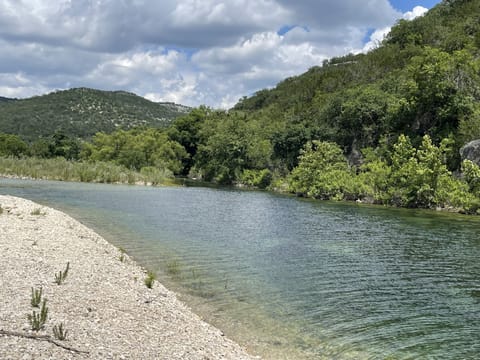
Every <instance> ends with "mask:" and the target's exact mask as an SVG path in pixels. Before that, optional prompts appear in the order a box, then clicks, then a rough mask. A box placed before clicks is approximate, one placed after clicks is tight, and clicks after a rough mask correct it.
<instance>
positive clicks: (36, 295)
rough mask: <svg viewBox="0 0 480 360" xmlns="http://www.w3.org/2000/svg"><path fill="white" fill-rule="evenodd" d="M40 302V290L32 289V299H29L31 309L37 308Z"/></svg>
mask: <svg viewBox="0 0 480 360" xmlns="http://www.w3.org/2000/svg"><path fill="white" fill-rule="evenodd" d="M41 302H42V288H41V287H40V289H38V290H37V289H34V288H33V287H32V298H31V299H30V304H31V305H32V306H33V307H37V308H38V307H39V305H40V303H41Z"/></svg>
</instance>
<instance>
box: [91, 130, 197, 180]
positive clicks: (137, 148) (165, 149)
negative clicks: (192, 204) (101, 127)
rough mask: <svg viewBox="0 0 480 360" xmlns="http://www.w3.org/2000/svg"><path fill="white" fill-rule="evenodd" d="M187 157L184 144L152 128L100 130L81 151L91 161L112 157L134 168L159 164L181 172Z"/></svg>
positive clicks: (111, 159) (115, 160) (123, 164)
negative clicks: (106, 132)
mask: <svg viewBox="0 0 480 360" xmlns="http://www.w3.org/2000/svg"><path fill="white" fill-rule="evenodd" d="M185 157H188V154H187V153H186V151H185V149H184V148H183V146H182V145H180V144H179V143H178V142H176V141H172V140H170V138H169V137H168V135H167V134H166V133H165V132H162V131H160V130H158V129H152V128H150V129H133V130H129V131H125V130H119V131H115V132H114V133H112V134H110V135H108V134H105V133H97V134H96V135H95V136H94V137H93V141H92V143H90V144H86V145H85V148H84V150H83V152H82V158H83V159H85V160H89V161H112V162H114V163H116V164H117V165H120V166H124V167H126V168H128V169H131V170H135V171H140V170H141V169H142V168H144V167H157V168H158V169H159V170H161V171H164V172H165V171H167V170H170V171H171V172H173V173H180V172H181V170H182V160H183V158H185Z"/></svg>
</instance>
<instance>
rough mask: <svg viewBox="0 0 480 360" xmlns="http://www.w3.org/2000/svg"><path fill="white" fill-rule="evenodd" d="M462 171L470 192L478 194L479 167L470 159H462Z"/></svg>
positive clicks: (479, 186)
mask: <svg viewBox="0 0 480 360" xmlns="http://www.w3.org/2000/svg"><path fill="white" fill-rule="evenodd" d="M462 173H463V176H464V178H465V181H466V182H467V185H468V188H469V190H470V192H472V193H473V194H474V195H475V196H480V167H479V166H478V165H477V164H475V163H473V162H472V161H470V160H463V162H462Z"/></svg>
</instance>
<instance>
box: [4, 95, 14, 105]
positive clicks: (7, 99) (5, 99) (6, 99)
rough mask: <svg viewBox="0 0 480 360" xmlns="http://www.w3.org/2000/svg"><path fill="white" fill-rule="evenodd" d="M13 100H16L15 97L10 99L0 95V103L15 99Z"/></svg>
mask: <svg viewBox="0 0 480 360" xmlns="http://www.w3.org/2000/svg"><path fill="white" fill-rule="evenodd" d="M15 100H17V99H11V98H7V97H3V96H0V104H2V103H6V102H12V101H15Z"/></svg>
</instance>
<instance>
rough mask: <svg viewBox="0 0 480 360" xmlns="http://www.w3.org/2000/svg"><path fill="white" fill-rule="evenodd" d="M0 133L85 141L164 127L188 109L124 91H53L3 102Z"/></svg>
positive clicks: (32, 137) (81, 89)
mask: <svg viewBox="0 0 480 360" xmlns="http://www.w3.org/2000/svg"><path fill="white" fill-rule="evenodd" d="M1 104H2V105H1V106H0V119H1V121H0V132H6V133H11V134H17V135H20V136H21V137H22V138H24V139H27V140H29V141H35V140H37V139H40V138H48V137H49V136H50V135H51V134H55V133H57V132H61V133H62V134H65V135H66V136H68V137H70V138H74V139H76V138H83V139H85V138H89V137H91V136H92V135H94V134H96V133H97V132H101V131H103V132H107V133H109V132H112V131H115V130H117V129H129V128H133V127H137V126H152V127H157V128H161V127H165V126H167V125H168V124H169V123H170V122H171V121H172V120H173V119H175V118H176V117H178V116H181V115H184V114H185V113H187V112H188V111H189V110H190V109H189V108H187V107H185V106H181V105H176V104H172V103H156V102H152V101H149V100H146V99H145V98H143V97H140V96H137V95H135V94H132V93H127V92H124V91H100V90H93V89H87V88H78V89H70V90H65V91H57V92H53V93H50V94H48V95H43V96H36V97H32V98H29V99H22V100H16V101H9V102H3V103H1Z"/></svg>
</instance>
